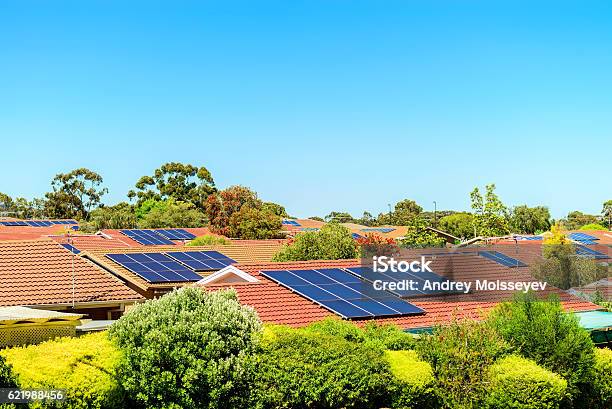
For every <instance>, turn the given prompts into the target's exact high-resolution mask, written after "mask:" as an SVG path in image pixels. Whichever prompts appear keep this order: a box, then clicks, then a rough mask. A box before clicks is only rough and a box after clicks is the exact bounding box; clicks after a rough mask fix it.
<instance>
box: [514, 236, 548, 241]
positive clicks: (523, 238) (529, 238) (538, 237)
mask: <svg viewBox="0 0 612 409" xmlns="http://www.w3.org/2000/svg"><path fill="white" fill-rule="evenodd" d="M518 239H519V240H532V241H536V240H543V239H544V238H543V237H542V236H523V237H519V238H518Z"/></svg>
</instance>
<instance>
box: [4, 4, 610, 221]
mask: <svg viewBox="0 0 612 409" xmlns="http://www.w3.org/2000/svg"><path fill="white" fill-rule="evenodd" d="M126 3H130V4H129V5H127V4H126ZM490 3H495V5H492V4H490ZM533 3H534V2H523V3H520V2H517V1H512V2H499V1H497V2H490V1H447V2H443V1H419V2H416V1H397V2H394V1H339V0H336V1H334V0H329V1H312V0H310V1H278V2H258V1H244V2H238V1H214V2H212V1H211V2H202V1H201V2H193V3H191V2H184V1H180V2H179V1H172V2H171V1H168V2H155V1H146V2H123V1H121V2H120V1H116V2H113V1H103V2H92V1H87V2H82V1H81V2H79V1H73V2H62V1H53V2H47V1H37V2H30V1H15V2H10V1H3V2H1V3H0V151H1V152H2V154H1V155H0V191H3V192H6V193H8V194H10V195H13V196H26V197H28V198H31V197H34V196H40V195H42V194H43V193H44V192H45V191H47V190H48V189H49V181H50V180H51V179H52V177H53V175H54V174H55V173H58V172H64V171H69V170H71V169H73V168H75V167H81V166H85V167H88V168H91V169H92V170H95V171H97V172H99V173H101V174H102V176H103V177H104V180H105V184H106V185H107V186H108V187H109V188H110V194H109V195H108V196H107V197H106V200H105V201H106V202H107V203H114V202H116V201H120V200H124V199H125V193H126V192H127V191H128V189H130V188H131V187H132V186H133V184H134V183H135V182H136V180H137V179H138V178H139V177H140V176H141V175H144V174H151V173H152V171H153V170H154V169H155V168H156V167H158V166H159V165H160V164H162V163H164V162H168V161H181V162H188V163H192V164H194V165H204V166H206V167H208V169H209V170H210V171H211V172H212V173H213V176H214V178H215V181H216V183H217V185H218V186H219V187H221V188H223V187H227V186H229V185H233V184H243V185H247V186H250V187H251V188H253V189H255V190H256V191H258V192H259V194H260V196H261V197H262V198H263V199H265V200H271V201H275V202H278V203H281V204H284V205H285V206H286V207H287V209H288V211H289V212H290V213H291V214H293V215H296V216H304V217H307V216H312V215H325V214H326V213H328V212H329V211H331V210H346V211H349V212H351V213H353V214H354V215H360V213H361V212H362V211H363V210H369V211H370V212H372V213H374V214H376V213H378V212H380V211H386V209H387V203H395V202H396V201H398V200H400V199H402V198H412V199H414V200H416V201H417V202H419V203H420V204H421V205H422V206H423V207H425V208H426V209H431V208H433V204H432V201H434V200H436V201H437V203H438V209H456V210H460V209H467V208H468V207H469V191H470V190H471V189H472V188H473V187H474V186H477V185H478V186H483V185H484V184H485V183H488V182H495V183H496V184H497V186H498V193H499V194H500V196H501V198H502V200H503V201H504V202H506V203H507V204H510V205H516V204H523V203H526V204H528V205H539V204H543V205H547V206H549V207H550V208H551V211H552V213H553V215H554V216H556V217H561V216H564V215H565V214H566V213H567V212H568V211H570V210H574V209H579V210H582V211H585V212H591V213H599V211H600V210H601V205H602V202H603V201H604V200H607V199H612V181H611V179H612V177H611V175H612V159H611V153H612V4H611V3H610V2H606V1H601V2H586V1H575V2H559V1H555V2H538V5H535V4H533Z"/></svg>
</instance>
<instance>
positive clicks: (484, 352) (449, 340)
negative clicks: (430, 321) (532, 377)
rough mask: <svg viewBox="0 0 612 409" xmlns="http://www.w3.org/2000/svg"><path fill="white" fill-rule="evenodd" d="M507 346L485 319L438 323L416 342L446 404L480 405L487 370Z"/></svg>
mask: <svg viewBox="0 0 612 409" xmlns="http://www.w3.org/2000/svg"><path fill="white" fill-rule="evenodd" d="M509 349H510V348H509V346H508V344H507V343H506V342H505V341H504V340H503V339H501V337H500V336H499V335H498V334H497V333H496V332H495V331H494V330H493V329H492V328H491V327H490V326H488V325H487V324H486V323H485V322H478V321H474V320H470V319H466V320H461V321H460V320H453V321H452V322H451V323H450V324H448V325H445V326H438V327H436V328H434V331H433V334H432V335H429V336H427V335H425V336H423V338H421V339H420V340H419V341H418V342H417V344H416V350H417V352H418V353H419V356H420V357H421V358H422V359H424V360H426V361H427V362H429V363H430V364H431V366H432V369H433V371H434V375H435V376H436V379H437V388H439V390H440V396H441V398H442V400H443V402H444V405H445V406H446V407H458V406H468V407H469V406H472V405H473V406H475V407H478V406H479V405H481V404H482V402H483V400H484V397H485V396H486V378H487V375H486V374H487V370H488V368H489V366H490V365H492V364H493V362H495V361H496V360H497V359H498V358H500V357H502V356H504V355H506V354H507V353H508V352H509Z"/></svg>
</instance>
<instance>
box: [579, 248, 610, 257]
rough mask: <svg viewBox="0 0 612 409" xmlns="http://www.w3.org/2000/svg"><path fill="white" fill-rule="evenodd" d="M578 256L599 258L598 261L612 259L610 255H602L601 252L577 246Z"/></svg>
mask: <svg viewBox="0 0 612 409" xmlns="http://www.w3.org/2000/svg"><path fill="white" fill-rule="evenodd" d="M576 254H578V255H579V256H584V257H589V258H597V259H605V258H610V257H609V256H608V255H606V254H604V253H601V252H599V251H596V250H593V249H590V248H588V247H586V246H582V245H577V246H576Z"/></svg>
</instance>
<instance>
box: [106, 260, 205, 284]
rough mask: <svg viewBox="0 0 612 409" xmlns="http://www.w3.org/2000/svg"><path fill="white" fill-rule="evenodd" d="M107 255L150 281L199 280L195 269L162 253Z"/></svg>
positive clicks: (199, 277)
mask: <svg viewBox="0 0 612 409" xmlns="http://www.w3.org/2000/svg"><path fill="white" fill-rule="evenodd" d="M106 257H108V258H109V259H111V260H113V261H114V262H116V263H118V264H120V265H122V266H123V267H125V268H127V269H128V270H130V271H131V272H133V273H136V274H138V275H139V276H140V277H142V278H144V279H145V280H147V281H148V282H150V283H166V282H187V281H198V280H200V279H202V277H201V276H200V275H198V274H196V273H195V272H194V271H193V270H190V269H189V268H188V267H185V266H184V265H182V264H180V263H179V262H177V261H175V260H173V259H171V258H170V257H168V256H167V255H165V254H162V253H125V254H107V255H106Z"/></svg>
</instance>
